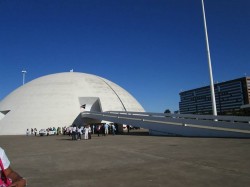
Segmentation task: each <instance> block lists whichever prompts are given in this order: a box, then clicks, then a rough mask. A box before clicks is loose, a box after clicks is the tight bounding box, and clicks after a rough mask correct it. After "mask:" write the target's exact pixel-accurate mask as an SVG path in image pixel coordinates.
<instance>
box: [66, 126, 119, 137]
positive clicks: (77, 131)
mask: <svg viewBox="0 0 250 187" xmlns="http://www.w3.org/2000/svg"><path fill="white" fill-rule="evenodd" d="M116 129H117V127H116V126H115V125H114V124H113V123H112V124H108V123H105V124H103V123H101V124H96V125H91V126H90V125H85V126H77V125H75V124H73V125H72V126H71V127H67V128H66V127H65V128H63V134H64V135H69V136H71V137H72V140H81V139H82V136H83V137H84V140H89V139H91V134H97V135H98V136H100V135H102V136H107V135H108V134H113V135H115V134H116Z"/></svg>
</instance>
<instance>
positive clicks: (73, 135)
mask: <svg viewBox="0 0 250 187" xmlns="http://www.w3.org/2000/svg"><path fill="white" fill-rule="evenodd" d="M76 134H77V129H76V125H75V124H74V125H73V128H72V140H76Z"/></svg>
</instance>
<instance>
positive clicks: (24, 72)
mask: <svg viewBox="0 0 250 187" xmlns="http://www.w3.org/2000/svg"><path fill="white" fill-rule="evenodd" d="M26 73H27V71H26V70H23V71H22V74H23V85H24V84H25V74H26Z"/></svg>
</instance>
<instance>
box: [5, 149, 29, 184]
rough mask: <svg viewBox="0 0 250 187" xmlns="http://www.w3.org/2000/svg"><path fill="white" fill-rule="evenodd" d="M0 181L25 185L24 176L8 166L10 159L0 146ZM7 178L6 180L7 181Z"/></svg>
mask: <svg viewBox="0 0 250 187" xmlns="http://www.w3.org/2000/svg"><path fill="white" fill-rule="evenodd" d="M0 169H1V170H0V176H1V177H0V183H1V182H4V183H7V184H8V183H12V184H10V185H9V186H13V187H14V186H16V187H24V186H26V185H27V181H26V179H25V178H23V177H21V176H20V175H19V174H18V173H17V172H16V171H14V170H13V169H12V168H11V167H10V161H9V159H8V157H7V155H6V154H5V151H4V150H3V149H2V148H1V147H0ZM7 180H8V181H7Z"/></svg>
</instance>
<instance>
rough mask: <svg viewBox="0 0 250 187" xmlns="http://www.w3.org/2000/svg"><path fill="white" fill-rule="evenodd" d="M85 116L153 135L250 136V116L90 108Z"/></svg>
mask: <svg viewBox="0 0 250 187" xmlns="http://www.w3.org/2000/svg"><path fill="white" fill-rule="evenodd" d="M81 117H82V118H91V119H96V120H106V121H112V122H114V123H118V124H126V125H132V126H136V127H141V128H146V129H149V132H150V134H152V135H174V136H175V135H176V136H199V137H237V138H250V117H239V116H212V115H188V114H164V113H147V112H124V111H108V112H87V111H86V112H82V113H81Z"/></svg>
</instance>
